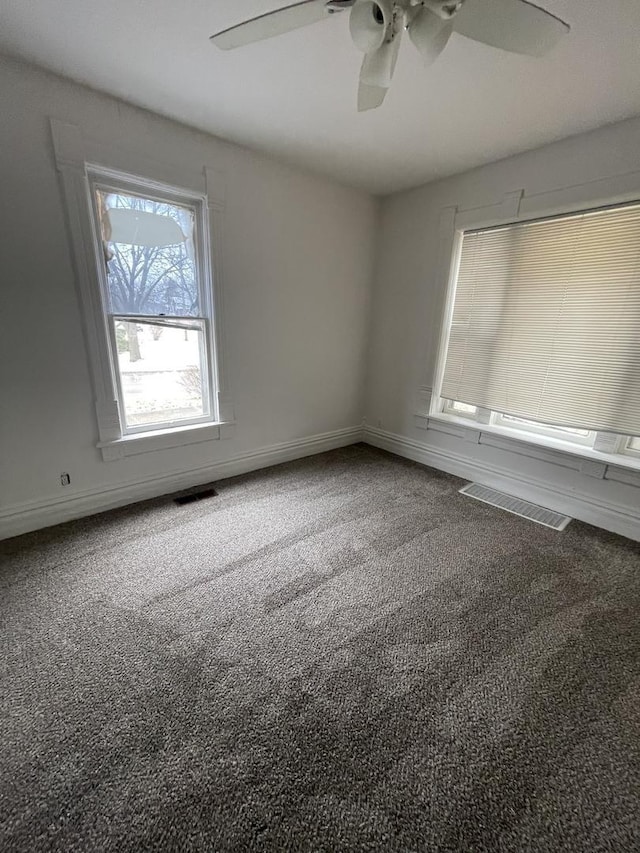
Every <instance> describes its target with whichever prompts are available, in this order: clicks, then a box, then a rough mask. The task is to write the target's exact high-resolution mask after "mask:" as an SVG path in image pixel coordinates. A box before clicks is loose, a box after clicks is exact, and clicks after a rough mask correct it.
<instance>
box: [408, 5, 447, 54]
mask: <svg viewBox="0 0 640 853" xmlns="http://www.w3.org/2000/svg"><path fill="white" fill-rule="evenodd" d="M407 32H408V33H409V38H410V39H411V41H412V42H413V44H414V47H415V48H416V50H417V51H418V53H419V54H420V56H421V57H422V60H423V62H424V63H425V65H431V63H432V62H435V60H436V59H437V58H438V57H439V56H440V54H441V53H442V51H443V50H444V49H445V47H446V46H447V42H448V41H449V38H450V37H451V33H452V32H453V24H452V23H451V21H446V20H443V19H442V18H440V17H439V16H438V15H434V14H433V12H431V11H429V9H427V7H426V6H420V7H418V9H417V11H416V12H415V14H414V15H413V17H412V18H411V19H410V21H409V23H408V24H407Z"/></svg>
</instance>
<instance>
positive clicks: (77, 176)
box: [50, 118, 235, 461]
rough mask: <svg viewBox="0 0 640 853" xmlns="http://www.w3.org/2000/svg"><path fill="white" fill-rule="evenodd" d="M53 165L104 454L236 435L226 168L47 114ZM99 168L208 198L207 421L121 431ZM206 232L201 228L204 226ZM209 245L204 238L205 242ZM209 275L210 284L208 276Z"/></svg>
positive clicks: (103, 173) (110, 456)
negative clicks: (189, 161)
mask: <svg viewBox="0 0 640 853" xmlns="http://www.w3.org/2000/svg"><path fill="white" fill-rule="evenodd" d="M50 126H51V135H52V140H53V150H54V157H55V165H56V169H57V171H58V173H59V175H60V183H61V187H62V195H63V202H64V205H63V206H64V209H65V213H66V217H67V224H68V231H69V237H70V243H71V249H72V259H73V264H74V272H75V279H76V288H77V292H78V297H79V302H80V309H81V314H82V319H83V330H84V336H85V347H86V351H87V355H88V362H89V369H90V376H91V384H92V389H93V395H94V405H95V412H96V422H97V432H98V441H97V442H96V447H97V448H98V449H99V450H100V452H101V454H102V458H103V459H104V460H105V461H113V460H116V459H122V458H124V457H126V456H130V455H134V454H139V453H145V452H150V451H155V450H163V449H166V448H170V447H181V446H183V445H188V444H193V443H199V442H203V441H211V440H215V439H226V438H231V437H232V436H233V433H234V427H235V416H234V407H233V400H232V396H231V394H230V390H229V386H228V382H227V377H226V369H225V357H224V354H225V349H226V348H225V345H224V326H225V324H224V300H223V260H222V253H223V245H224V244H223V219H224V207H225V176H224V173H223V172H221V171H219V170H218V169H215V168H213V167H211V166H208V165H207V164H204V165H203V166H202V168H201V169H200V170H199V171H197V170H193V169H192V168H191V167H190V166H188V165H186V164H185V165H183V166H179V165H178V166H176V165H169V164H167V163H164V162H160V161H157V160H154V159H153V158H151V157H149V155H148V153H147V152H145V151H141V150H139V151H136V150H134V149H126V148H123V147H122V146H120V145H119V144H115V143H109V142H105V141H104V140H102V141H98V140H95V139H93V138H92V137H90V136H89V135H87V134H86V133H85V132H84V131H83V129H82V128H80V127H79V126H77V125H73V124H68V123H66V122H62V121H59V120H57V119H55V118H50ZM96 173H98V175H99V178H98V183H100V180H101V179H102V180H104V179H105V178H107V179H108V178H109V176H111V177H112V179H113V180H116V181H118V182H120V181H122V182H123V183H126V182H127V180H128V181H130V182H131V184H132V187H135V186H136V184H137V187H138V192H140V189H141V188H142V187H143V186H144V189H145V190H150V191H152V192H153V191H157V192H158V193H159V194H160V195H162V194H163V193H165V192H166V193H167V196H166V197H170V196H171V192H173V193H174V194H175V195H176V198H177V199H179V198H182V199H186V198H189V197H191V198H192V199H193V200H194V201H196V202H200V203H202V204H203V207H202V210H203V217H202V219H203V228H206V229H207V231H206V236H207V243H208V245H209V247H210V249H211V252H210V256H209V257H205V255H206V254H207V253H206V252H203V253H202V255H203V257H202V264H203V270H202V272H203V274H204V276H205V277H204V279H203V284H204V285H205V286H203V287H202V290H203V291H207V292H206V293H205V298H206V299H207V300H208V303H209V304H208V306H207V308H208V311H209V340H210V349H211V374H212V375H211V384H212V387H213V388H214V389H215V390H216V391H217V396H216V398H214V399H212V401H211V402H212V409H213V413H212V419H211V420H208V421H206V422H203V423H196V424H190V425H176V426H171V427H169V428H163V429H155V430H154V429H151V430H146V431H141V432H135V433H127V434H123V433H122V430H121V419H120V412H119V405H118V390H117V389H118V381H117V377H116V376H115V372H114V369H113V364H112V358H111V354H110V352H111V341H110V331H109V329H108V322H107V315H106V312H105V306H104V304H103V292H102V291H103V288H102V285H101V282H100V278H99V266H98V263H99V252H98V247H97V243H96V240H97V238H96V233H97V232H96V229H95V225H94V216H95V213H94V205H93V201H92V198H91V185H92V181H95V177H94V175H95V174H96ZM203 233H204V232H203ZM203 248H204V246H203ZM207 281H210V282H211V283H212V287H211V291H212V292H209V289H208V288H207V287H206V282H207Z"/></svg>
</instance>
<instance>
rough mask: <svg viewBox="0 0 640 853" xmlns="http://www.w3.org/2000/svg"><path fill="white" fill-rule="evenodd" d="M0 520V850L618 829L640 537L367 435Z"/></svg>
mask: <svg viewBox="0 0 640 853" xmlns="http://www.w3.org/2000/svg"><path fill="white" fill-rule="evenodd" d="M216 487H217V488H218V489H219V492H220V493H219V495H218V497H215V498H212V499H210V500H208V501H203V502H201V503H195V504H189V505H187V506H184V507H178V506H176V505H175V504H173V503H172V502H171V501H169V500H167V499H163V500H156V501H152V502H148V503H146V504H141V505H138V506H135V507H129V508H127V509H123V510H118V511H115V512H111V513H107V514H104V515H102V516H96V517H94V518H91V519H84V520H81V521H78V522H73V523H70V524H66V525H61V526H60V527H57V528H51V529H49V530H46V531H42V532H40V533H36V534H29V535H27V536H24V537H20V538H17V539H13V540H9V541H7V542H5V543H3V544H2V545H0V549H1V551H0V553H1V555H2V560H3V565H2V572H1V574H0V582H1V590H2V605H1V613H2V641H3V654H2V672H1V675H0V687H1V689H2V705H1V713H0V717H1V719H0V722H1V725H2V728H1V733H0V748H1V751H2V769H1V771H0V772H1V778H0V804H1V809H0V848H1V849H2V851H3V853H10V851H29V853H38V851H53V850H55V851H64V853H79V852H80V851H82V853H91V852H92V851H107V850H108V851H142V853H144V851H152V850H153V851H207V853H211V852H212V851H227V850H233V851H244V850H246V851H271V850H279V851H304V850H314V851H315V850H318V851H327V853H329V851H331V853H334V851H341V850H354V851H357V850H362V851H366V850H383V851H473V853H484V851H487V853H503V851H514V853H515V851H518V853H520V852H521V851H535V853H547V851H548V853H551V851H553V853H561V851H571V853H574V851H575V853H592V851H625V853H627V851H634V850H640V813H639V802H638V797H639V793H640V761H639V759H640V701H639V698H640V620H639V617H640V596H639V591H640V546H638V545H637V544H634V543H632V542H630V541H628V540H625V539H622V538H620V537H616V536H614V535H610V534H607V533H604V532H602V531H599V530H596V529H595V528H593V527H589V526H587V525H582V524H579V523H575V522H574V523H572V524H571V525H570V527H569V528H568V529H567V530H566V531H565V532H564V533H556V532H554V531H551V530H548V529H545V528H543V527H539V526H536V525H533V524H531V523H530V522H527V521H524V520H522V519H519V518H517V517H514V516H510V515H507V514H505V513H503V512H501V511H500V510H496V509H493V508H491V507H488V506H485V505H483V504H479V503H477V502H474V501H472V500H470V499H469V498H464V497H462V496H461V495H459V494H457V489H458V488H459V487H460V482H459V481H458V480H456V479H455V478H453V477H449V476H447V475H444V474H440V473H438V472H435V471H432V470H430V469H426V468H423V467H421V466H419V465H414V464H413V463H410V462H406V461H403V460H400V459H397V458H395V457H392V456H390V455H387V454H384V453H382V452H379V451H376V450H373V449H372V448H368V447H365V446H363V445H356V446H354V447H350V448H346V449H344V450H340V451H335V452H332V453H329V454H325V455H323V456H318V457H315V458H313V459H307V460H302V461H299V462H294V463H290V464H287V465H283V466H279V467H276V468H272V469H269V470H266V471H261V472H257V473H255V474H250V475H246V476H243V477H238V478H235V479H231V480H227V481H224V482H221V483H219V484H217V485H216Z"/></svg>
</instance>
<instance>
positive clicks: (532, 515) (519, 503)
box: [460, 483, 571, 530]
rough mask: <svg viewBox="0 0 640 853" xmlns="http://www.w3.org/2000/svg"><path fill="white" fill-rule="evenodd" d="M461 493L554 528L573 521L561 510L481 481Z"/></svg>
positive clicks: (471, 484) (470, 485) (556, 528)
mask: <svg viewBox="0 0 640 853" xmlns="http://www.w3.org/2000/svg"><path fill="white" fill-rule="evenodd" d="M460 494H462V495H468V496H469V497H470V498H475V499H476V500H477V501H482V502H483V503H485V504H491V506H497V507H499V508H500V509H504V510H506V511H507V512H511V513H513V514H514V515H519V516H520V517H521V518H528V519H529V521H535V522H536V523H537V524H544V526H545V527H552V528H553V529H554V530H564V529H565V527H566V526H567V524H569V522H570V521H571V519H570V518H569V516H568V515H560V513H559V512H554V511H553V510H551V509H545V507H543V506H538V505H537V504H531V503H529V501H523V500H520V498H514V497H512V496H511V495H505V493H504V492H499V491H498V490H497V489H490V488H488V487H487V486H481V485H480V483H469V484H468V485H467V486H464V487H463V488H462V489H460Z"/></svg>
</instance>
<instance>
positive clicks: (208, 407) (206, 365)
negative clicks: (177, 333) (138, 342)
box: [107, 314, 215, 435]
mask: <svg viewBox="0 0 640 853" xmlns="http://www.w3.org/2000/svg"><path fill="white" fill-rule="evenodd" d="M107 322H108V325H109V343H110V347H111V352H112V359H111V361H112V365H113V369H114V373H115V382H116V387H117V392H118V400H119V401H120V422H121V428H122V434H123V435H136V434H138V433H144V432H155V431H157V430H163V429H175V428H178V427H184V426H193V425H195V424H203V423H209V422H210V421H211V420H212V416H213V400H214V399H215V397H214V394H213V386H212V370H211V363H210V361H211V360H210V352H209V347H208V346H207V336H208V326H209V320H208V318H207V317H165V316H159V317H152V316H150V315H148V314H109V315H107ZM118 322H124V323H132V322H133V323H136V324H140V325H148V326H165V327H166V328H169V329H179V330H185V331H189V330H192V331H197V332H200V335H199V336H198V340H199V342H200V371H201V386H202V408H203V414H202V415H200V416H198V417H193V418H173V419H172V418H169V419H167V420H162V421H154V422H152V423H148V424H132V425H130V424H127V413H126V406H125V394H124V389H123V385H122V374H121V371H120V363H119V359H118V346H117V341H116V324H117V323H118Z"/></svg>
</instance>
